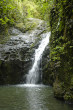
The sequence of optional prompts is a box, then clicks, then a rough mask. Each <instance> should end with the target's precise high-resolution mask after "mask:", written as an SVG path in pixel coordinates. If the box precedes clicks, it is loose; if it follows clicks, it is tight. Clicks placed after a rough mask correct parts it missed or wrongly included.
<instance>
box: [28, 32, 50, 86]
mask: <svg viewBox="0 0 73 110" xmlns="http://www.w3.org/2000/svg"><path fill="white" fill-rule="evenodd" d="M50 34H51V32H48V33H47V35H46V37H45V38H44V39H43V40H42V41H41V43H40V45H39V47H38V49H36V50H35V56H34V63H33V65H32V68H31V69H30V70H29V73H28V74H27V77H26V83H27V84H36V83H37V82H38V80H39V64H40V60H41V58H42V54H43V52H44V50H45V47H46V46H47V45H48V43H49V37H50Z"/></svg>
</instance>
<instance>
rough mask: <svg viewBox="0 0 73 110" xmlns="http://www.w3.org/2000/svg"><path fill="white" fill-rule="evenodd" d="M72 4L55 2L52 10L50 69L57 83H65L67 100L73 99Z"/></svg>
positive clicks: (71, 2)
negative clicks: (72, 91) (72, 90)
mask: <svg viewBox="0 0 73 110" xmlns="http://www.w3.org/2000/svg"><path fill="white" fill-rule="evenodd" d="M72 4H73V1H72V0H71V1H69V0H55V1H54V4H53V7H52V8H51V10H50V27H51V37H50V59H51V60H50V67H51V68H52V73H51V74H54V80H55V81H56V80H58V81H60V82H64V87H65V93H64V94H65V95H64V94H63V95H64V99H65V100H71V99H72V98H73V95H72V93H71V90H70V87H71V89H72V88H73V87H72V79H73V75H72V74H73V58H72V56H73V51H72V49H73V11H72V10H73V6H72ZM54 86H55V85H54ZM63 89H64V88H63ZM57 92H58V91H57ZM67 93H68V94H67ZM58 95H59V94H58Z"/></svg>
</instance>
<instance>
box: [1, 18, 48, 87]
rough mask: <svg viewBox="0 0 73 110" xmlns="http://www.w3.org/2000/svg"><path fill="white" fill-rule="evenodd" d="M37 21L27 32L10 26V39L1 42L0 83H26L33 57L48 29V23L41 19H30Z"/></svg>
mask: <svg viewBox="0 0 73 110" xmlns="http://www.w3.org/2000/svg"><path fill="white" fill-rule="evenodd" d="M29 20H30V22H32V21H34V22H37V26H36V27H35V28H34V29H33V30H31V31H27V32H26V33H22V32H21V31H19V30H18V29H16V28H10V29H9V33H10V40H8V41H7V42H6V43H5V44H0V84H1V85H2V84H19V83H25V79H26V74H27V73H28V71H29V69H30V67H31V66H32V57H33V53H34V51H35V48H37V46H38V44H39V42H40V40H41V39H42V37H41V36H40V35H41V34H42V33H43V32H44V31H45V30H46V24H45V23H44V22H43V21H42V20H39V19H33V18H31V19H29Z"/></svg>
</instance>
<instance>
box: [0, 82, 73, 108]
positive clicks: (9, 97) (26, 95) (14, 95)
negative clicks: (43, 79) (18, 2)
mask: <svg viewBox="0 0 73 110" xmlns="http://www.w3.org/2000/svg"><path fill="white" fill-rule="evenodd" d="M0 110H73V105H68V104H66V103H65V102H63V101H60V100H57V99H56V98H54V96H53V90H52V87H50V86H44V85H36V86H35V85H27V84H26V85H15V86H0Z"/></svg>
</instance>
